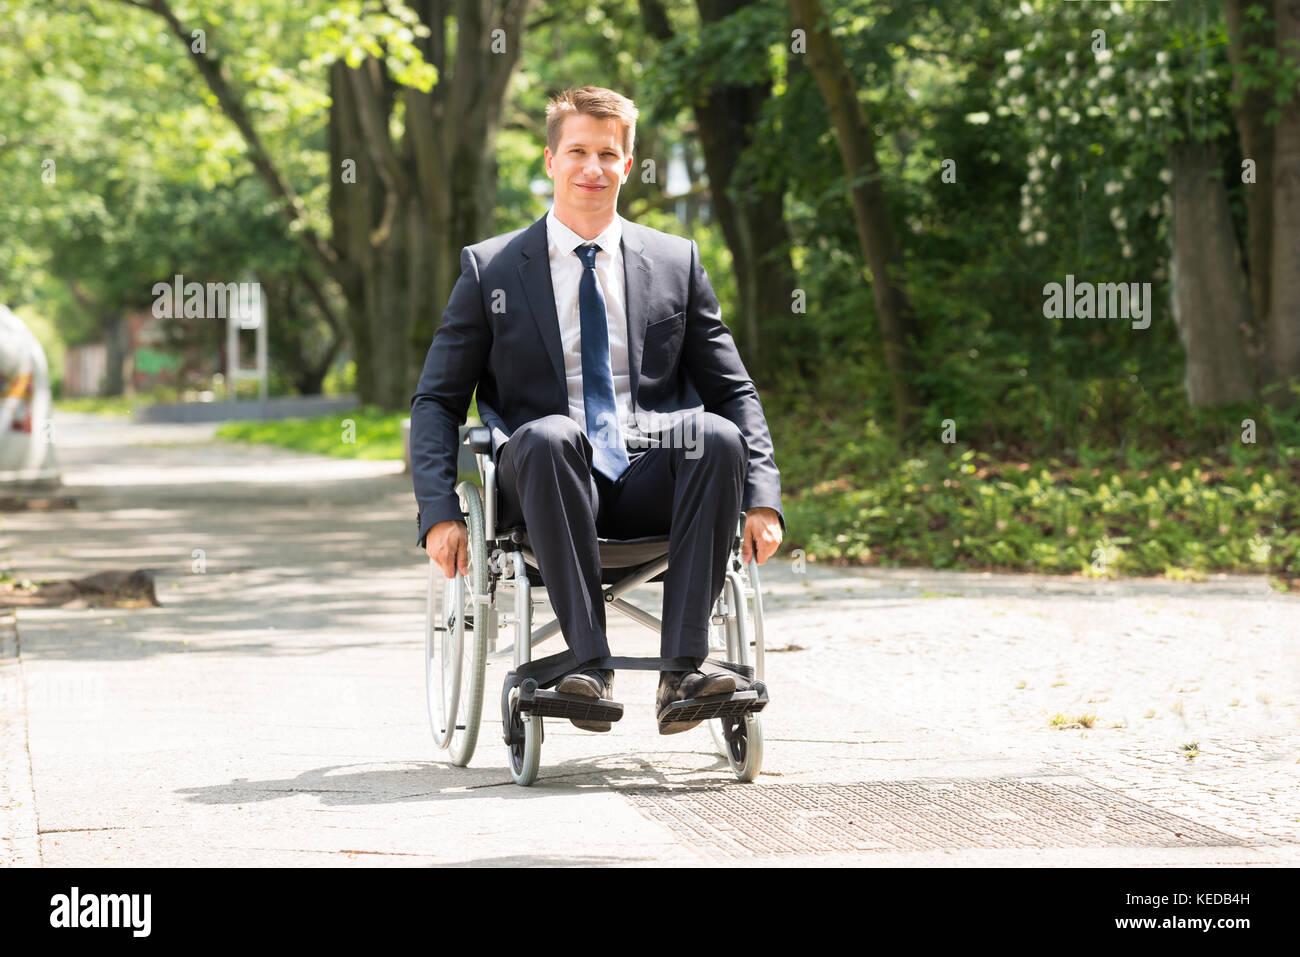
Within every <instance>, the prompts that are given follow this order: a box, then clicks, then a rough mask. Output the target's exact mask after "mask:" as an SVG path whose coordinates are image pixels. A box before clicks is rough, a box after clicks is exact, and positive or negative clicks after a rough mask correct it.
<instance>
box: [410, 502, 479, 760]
mask: <svg viewBox="0 0 1300 957" xmlns="http://www.w3.org/2000/svg"><path fill="white" fill-rule="evenodd" d="M456 492H457V494H458V495H459V496H460V503H461V508H462V510H463V511H464V513H465V525H466V528H467V530H468V532H469V548H468V551H469V574H468V575H459V574H458V575H456V576H455V577H454V578H446V577H444V576H443V574H442V570H441V569H440V568H439V567H438V565H437V563H436V562H434V561H433V559H430V560H429V595H428V601H427V604H426V614H425V630H424V649H425V660H424V680H425V696H426V699H427V702H428V710H429V728H430V730H431V731H432V732H433V740H434V743H435V745H436V746H437V747H438V748H440V749H442V750H445V751H448V752H449V754H450V758H451V763H452V764H455V765H457V766H458V767H464V766H465V765H467V764H468V763H469V760H470V758H471V757H473V755H474V747H475V745H476V744H477V743H478V732H479V725H480V723H481V722H482V718H483V681H484V676H485V672H486V670H487V644H488V637H489V635H488V632H489V630H490V627H491V624H492V621H493V619H492V613H491V611H490V610H489V609H488V608H487V607H486V606H484V605H480V606H478V607H475V604H474V596H475V595H485V594H487V543H486V541H485V539H484V536H483V500H482V499H481V498H480V497H479V490H478V487H477V486H475V485H473V484H471V483H469V482H461V483H460V485H459V486H457V488H456Z"/></svg>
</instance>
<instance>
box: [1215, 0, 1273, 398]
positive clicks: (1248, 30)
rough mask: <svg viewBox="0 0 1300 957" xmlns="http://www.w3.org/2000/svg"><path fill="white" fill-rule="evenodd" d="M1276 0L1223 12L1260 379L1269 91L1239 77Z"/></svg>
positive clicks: (1265, 376)
mask: <svg viewBox="0 0 1300 957" xmlns="http://www.w3.org/2000/svg"><path fill="white" fill-rule="evenodd" d="M1247 6H1251V7H1260V8H1262V9H1263V10H1264V11H1265V19H1264V25H1263V26H1262V27H1261V26H1260V24H1259V22H1258V21H1255V20H1252V19H1250V18H1248V17H1246V16H1245V8H1246V7H1247ZM1274 6H1275V0H1254V2H1251V0H1227V4H1226V12H1227V19H1228V32H1229V36H1230V37H1231V42H1230V43H1229V45H1228V57H1229V59H1231V61H1232V65H1233V73H1232V88H1233V92H1234V93H1236V94H1237V96H1238V97H1240V98H1241V102H1240V103H1239V104H1238V105H1237V107H1236V109H1235V111H1234V114H1233V116H1234V119H1235V121H1236V125H1237V135H1238V138H1239V139H1240V141H1241V155H1242V158H1243V159H1248V160H1251V161H1253V162H1254V164H1255V182H1254V183H1246V184H1244V187H1245V193H1246V273H1247V275H1248V277H1249V281H1250V318H1251V339H1250V342H1249V343H1248V344H1247V345H1248V347H1249V351H1250V355H1251V358H1252V359H1253V361H1254V363H1255V365H1256V369H1257V376H1258V379H1259V381H1261V382H1269V381H1271V380H1272V376H1273V373H1272V363H1271V351H1270V350H1269V348H1268V347H1267V346H1268V335H1269V313H1270V309H1269V300H1270V291H1269V287H1270V282H1269V277H1270V275H1271V273H1272V269H1273V159H1274V156H1273V150H1274V143H1273V127H1272V126H1270V125H1269V124H1267V123H1265V122H1264V115H1265V114H1266V113H1267V112H1268V110H1269V108H1270V106H1271V103H1270V100H1271V99H1272V91H1271V90H1269V89H1267V88H1264V89H1259V88H1256V89H1248V88H1246V87H1245V85H1244V84H1243V82H1242V77H1241V73H1242V70H1243V69H1250V70H1258V69H1260V68H1261V64H1260V62H1259V56H1258V53H1257V51H1258V50H1259V49H1270V48H1272V46H1273V44H1274V42H1275V39H1274V36H1273V29H1272V21H1273V18H1274V16H1275V15H1276V11H1275V10H1274Z"/></svg>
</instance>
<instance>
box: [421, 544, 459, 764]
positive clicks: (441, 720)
mask: <svg viewBox="0 0 1300 957" xmlns="http://www.w3.org/2000/svg"><path fill="white" fill-rule="evenodd" d="M430 564H431V565H432V564H433V563H432V562H430ZM435 567H436V566H435ZM431 574H435V573H434V572H431ZM435 584H436V586H437V587H436V588H434V589H432V591H433V594H434V595H435V596H438V595H440V596H441V601H439V602H436V603H435V609H434V613H433V615H431V616H430V617H429V620H430V624H429V625H428V626H426V627H428V628H429V629H431V634H430V635H429V639H430V641H429V643H430V644H431V645H432V647H430V648H429V654H428V656H427V658H426V661H425V683H426V686H427V687H428V688H429V689H430V690H431V691H432V692H433V694H432V697H433V699H434V701H433V702H432V704H433V705H434V706H433V707H432V708H431V709H430V713H429V718H430V724H431V727H432V731H433V737H434V742H435V743H436V745H437V747H438V748H440V749H442V750H446V749H447V748H448V747H450V746H451V745H452V743H453V738H454V737H455V734H456V730H457V729H456V712H457V710H458V708H459V705H460V698H461V695H460V690H461V675H462V674H463V673H464V672H465V670H466V669H465V668H464V667H463V664H464V654H463V652H462V649H464V648H465V647H466V645H467V642H466V641H465V616H464V614H463V609H464V607H465V601H464V597H465V592H466V590H467V589H466V585H467V581H466V580H465V578H464V577H463V576H459V575H458V576H456V577H455V578H443V579H441V580H440V581H437V582H436V583H435ZM435 663H436V664H437V665H438V675H437V676H436V677H435V676H434V675H433V673H432V672H433V669H434V665H435Z"/></svg>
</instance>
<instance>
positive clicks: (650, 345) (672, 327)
mask: <svg viewBox="0 0 1300 957" xmlns="http://www.w3.org/2000/svg"><path fill="white" fill-rule="evenodd" d="M685 332H686V313H685V312H677V313H674V314H673V315H671V316H665V317H664V318H662V319H656V320H655V321H654V322H651V323H649V324H648V325H646V327H645V343H644V345H643V346H642V349H641V383H642V384H644V385H648V384H650V383H651V382H654V381H657V380H659V379H662V378H664V377H665V376H667V375H668V374H669V373H671V372H672V371H673V370H674V369H676V368H677V361H678V357H679V356H680V354H681V351H682V339H683V337H684V335H685Z"/></svg>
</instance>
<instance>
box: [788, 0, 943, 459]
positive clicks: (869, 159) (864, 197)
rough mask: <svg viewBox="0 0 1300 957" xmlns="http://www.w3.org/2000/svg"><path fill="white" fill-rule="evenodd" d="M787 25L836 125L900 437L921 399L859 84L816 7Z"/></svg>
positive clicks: (900, 276) (795, 6)
mask: <svg viewBox="0 0 1300 957" xmlns="http://www.w3.org/2000/svg"><path fill="white" fill-rule="evenodd" d="M789 3H790V19H791V22H792V23H793V25H794V28H795V30H797V31H800V32H801V35H802V39H803V40H804V42H806V44H807V51H808V68H809V70H810V71H811V72H812V74H813V76H814V77H815V78H816V80H817V86H818V88H819V89H820V90H821V93H822V97H823V98H824V99H825V101H826V107H827V109H828V110H829V111H830V115H831V121H832V123H834V125H835V131H836V134H837V142H838V144H839V149H840V155H841V156H842V158H843V161H844V173H845V176H846V177H847V178H848V181H849V191H850V196H851V197H852V201H853V216H854V220H855V222H856V223H857V228H858V241H859V243H860V244H861V247H862V255H863V258H864V259H865V260H866V264H867V268H868V269H869V270H871V279H872V283H871V291H872V295H873V297H874V299H875V303H876V319H877V321H878V322H879V323H880V337H881V344H882V345H883V347H884V353H885V365H886V368H887V369H888V370H889V380H890V394H891V395H892V397H893V404H894V424H895V427H896V428H897V430H898V431H899V432H900V433H902V432H904V431H905V430H906V429H907V427H908V426H909V425H910V424H911V422H913V421H914V419H915V417H916V415H917V413H918V411H919V402H920V400H921V396H919V395H918V393H917V389H916V385H915V367H916V349H917V336H916V323H915V321H914V318H913V315H912V304H911V301H910V300H909V298H908V295H907V288H906V277H905V273H904V268H903V255H902V251H901V249H900V248H899V245H898V241H897V239H896V237H895V234H894V227H893V222H892V221H891V219H890V215H889V204H888V202H887V200H886V198H885V190H884V184H883V183H882V182H881V180H882V174H881V170H880V164H879V162H878V161H877V159H876V143H875V135H874V134H873V132H872V130H871V126H870V124H869V123H868V121H867V116H866V112H865V110H864V109H863V106H862V103H861V102H860V101H859V99H858V94H857V84H856V83H855V82H854V79H853V74H852V73H851V72H850V71H849V69H848V67H847V66H846V64H845V62H844V57H843V55H842V54H841V52H840V48H839V44H838V43H837V42H836V40H835V37H834V36H833V35H832V33H831V31H830V26H829V24H828V23H827V21H826V15H825V13H824V12H823V11H822V6H821V3H820V2H819V0H789Z"/></svg>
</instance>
